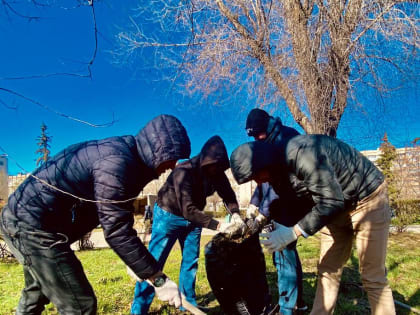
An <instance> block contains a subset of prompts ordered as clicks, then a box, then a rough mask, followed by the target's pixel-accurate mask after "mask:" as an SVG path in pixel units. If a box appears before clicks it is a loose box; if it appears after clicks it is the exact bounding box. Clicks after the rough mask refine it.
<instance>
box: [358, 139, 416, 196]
mask: <svg viewBox="0 0 420 315" xmlns="http://www.w3.org/2000/svg"><path fill="white" fill-rule="evenodd" d="M360 153H362V154H363V155H364V156H366V157H367V158H368V159H369V160H370V161H372V162H373V163H375V165H376V161H377V160H378V159H379V157H380V156H381V150H379V149H377V150H366V151H360ZM396 153H397V157H396V158H395V160H394V163H393V167H392V170H393V171H394V174H395V177H396V182H397V188H398V189H399V190H400V193H401V196H402V197H403V198H404V199H420V146H414V147H406V148H398V149H396Z"/></svg>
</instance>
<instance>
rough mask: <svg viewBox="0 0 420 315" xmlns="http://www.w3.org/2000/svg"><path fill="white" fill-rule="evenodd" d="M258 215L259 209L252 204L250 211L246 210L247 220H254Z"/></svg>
mask: <svg viewBox="0 0 420 315" xmlns="http://www.w3.org/2000/svg"><path fill="white" fill-rule="evenodd" d="M257 215H258V208H257V207H256V206H255V205H253V204H250V205H249V207H248V209H246V217H247V219H253V218H255V217H256V216H257Z"/></svg>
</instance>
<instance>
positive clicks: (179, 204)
mask: <svg viewBox="0 0 420 315" xmlns="http://www.w3.org/2000/svg"><path fill="white" fill-rule="evenodd" d="M211 164H217V165H218V170H219V173H218V174H217V175H216V176H212V177H209V176H208V175H206V173H205V172H204V171H203V167H205V166H208V165H211ZM228 168H229V158H228V155H227V152H226V147H225V144H224V143H223V140H222V139H221V138H220V137H219V136H214V137H211V138H210V139H209V140H208V141H207V142H206V143H205V144H204V146H203V148H202V149H201V152H200V154H199V155H197V156H195V157H193V158H192V159H189V160H188V161H185V162H183V163H180V164H179V165H177V166H176V167H175V169H174V170H173V171H172V173H171V174H170V175H169V177H168V179H167V180H166V182H165V184H164V185H163V186H162V188H161V189H160V190H159V193H158V200H157V203H158V205H159V207H161V208H162V209H164V210H166V211H168V212H170V213H173V214H175V215H178V216H182V217H184V218H185V219H187V220H189V221H191V222H193V223H195V224H197V225H199V226H202V227H205V228H209V229H212V230H216V229H217V225H218V221H216V220H213V219H212V217H211V216H209V215H207V214H205V213H204V212H203V209H204V207H205V205H206V198H207V197H208V196H211V195H212V194H213V193H214V192H217V193H218V195H219V196H220V197H221V198H222V199H223V200H224V201H225V203H227V205H228V208H229V209H230V210H231V211H233V212H235V211H239V209H238V202H237V201H236V196H235V193H234V191H233V189H232V187H231V186H230V183H229V180H228V178H227V176H226V174H225V173H224V171H225V170H227V169H228Z"/></svg>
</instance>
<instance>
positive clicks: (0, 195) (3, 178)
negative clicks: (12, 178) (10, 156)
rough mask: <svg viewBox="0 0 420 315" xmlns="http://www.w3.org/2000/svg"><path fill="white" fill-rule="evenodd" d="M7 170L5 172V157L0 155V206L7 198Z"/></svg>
mask: <svg viewBox="0 0 420 315" xmlns="http://www.w3.org/2000/svg"><path fill="white" fill-rule="evenodd" d="M7 183H8V170H7V156H6V155H0V205H1V204H3V203H6V201H7V197H8V196H9V191H8V185H7Z"/></svg>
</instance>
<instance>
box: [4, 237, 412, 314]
mask: <svg viewBox="0 0 420 315" xmlns="http://www.w3.org/2000/svg"><path fill="white" fill-rule="evenodd" d="M209 240H210V237H209V236H203V239H202V245H203V248H204V244H206V243H207V242H208V241H209ZM419 243H420V234H412V233H402V234H398V235H391V237H390V241H389V246H388V248H389V249H388V257H387V267H388V270H389V274H388V279H389V281H390V284H391V287H392V290H393V292H394V298H395V299H396V300H398V301H400V302H403V303H405V304H408V305H410V306H412V307H415V308H417V309H420V248H419V246H418V244H419ZM298 251H299V254H300V256H301V260H302V265H303V269H304V295H305V296H304V298H305V302H306V304H307V305H308V306H309V309H310V308H311V305H312V301H313V297H314V294H315V287H316V264H317V260H318V252H319V239H318V238H317V237H316V236H315V237H311V238H308V239H306V240H300V242H299V244H298ZM77 256H78V257H79V259H80V260H81V262H82V264H83V266H84V268H85V271H86V274H87V277H88V278H89V280H90V282H91V284H92V286H93V288H94V290H95V292H96V295H97V298H98V313H99V314H113V315H114V314H129V311H130V304H131V299H132V294H133V288H134V281H133V280H132V279H131V278H129V277H128V276H127V274H126V271H125V266H124V264H123V263H122V261H121V260H120V259H119V258H118V257H117V256H116V255H115V254H114V252H113V251H112V250H109V249H102V250H91V251H84V252H78V253H77ZM180 260H181V256H180V250H179V246H176V247H175V248H174V250H173V251H172V253H171V255H170V256H169V258H168V261H167V263H166V266H165V272H166V273H167V274H168V275H169V276H170V277H171V278H172V279H174V280H175V281H177V279H178V270H179V265H180ZM266 261H267V278H268V281H269V284H270V288H271V291H272V294H273V298H274V299H277V292H276V291H277V289H276V271H275V269H274V267H273V264H272V262H271V256H270V255H266ZM357 270H358V262H357V258H356V257H355V256H354V255H353V256H352V258H351V259H350V260H349V262H348V264H347V266H346V268H345V270H344V274H343V279H342V285H341V287H340V295H339V299H338V303H337V308H336V312H335V314H369V304H368V302H367V298H366V294H365V293H364V292H363V290H361V289H360V277H359V274H358V271H357ZM0 274H1V277H0V314H14V311H15V308H16V305H17V303H18V300H19V296H20V291H21V289H22V287H23V273H22V268H21V266H20V265H18V264H16V263H11V262H1V263H0ZM196 292H197V297H198V299H197V301H198V303H199V304H201V305H205V306H208V307H209V308H210V312H209V314H220V313H221V311H220V308H219V307H218V303H217V301H216V300H215V298H214V296H213V294H212V292H211V290H210V286H209V284H208V282H207V279H206V272H205V267H204V254H203V252H202V253H201V257H200V264H199V270H198V274H197V288H196ZM308 313H309V312H308ZM43 314H44V315H45V314H57V311H56V310H55V308H54V306H53V305H52V304H50V305H48V306H47V309H46V311H44V313H43ZM150 314H155V315H157V314H183V312H179V311H178V312H177V311H175V309H174V308H172V307H169V306H166V305H163V304H162V303H160V302H159V301H158V300H157V299H155V300H154V302H153V304H152V308H151V312H150ZM185 314H186V313H185ZM397 314H411V313H410V312H409V311H406V310H404V309H403V308H400V307H397ZM412 314H414V313H412Z"/></svg>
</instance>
